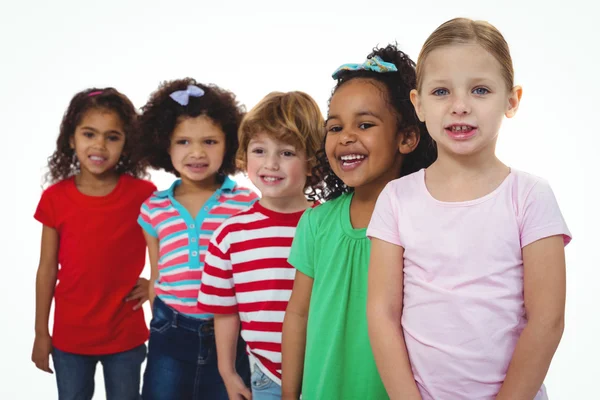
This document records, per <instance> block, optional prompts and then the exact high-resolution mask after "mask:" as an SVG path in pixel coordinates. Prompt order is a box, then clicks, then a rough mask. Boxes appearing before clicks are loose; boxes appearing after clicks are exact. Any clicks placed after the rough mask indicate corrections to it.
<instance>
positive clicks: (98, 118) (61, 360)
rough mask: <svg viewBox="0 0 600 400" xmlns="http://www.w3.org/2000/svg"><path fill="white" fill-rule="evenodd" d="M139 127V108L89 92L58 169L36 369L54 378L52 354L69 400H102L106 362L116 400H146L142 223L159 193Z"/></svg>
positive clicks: (78, 100)
mask: <svg viewBox="0 0 600 400" xmlns="http://www.w3.org/2000/svg"><path fill="white" fill-rule="evenodd" d="M136 119H137V114H136V111H135V108H134V107H133V104H131V101H129V99H128V98H127V97H125V96H124V95H122V94H121V93H119V92H117V91H116V90H115V89H112V88H106V89H95V88H94V89H88V90H85V91H83V92H80V93H78V94H77V95H75V97H74V98H73V99H72V100H71V103H70V104H69V108H68V109H67V112H66V113H65V116H64V117H63V120H62V124H61V128H60V134H59V136H58V140H57V141H56V150H55V152H54V154H53V155H52V157H50V159H49V162H48V167H49V170H50V171H49V174H48V180H49V181H50V182H52V183H53V185H52V186H50V187H49V188H47V189H46V190H45V191H44V193H43V194H42V198H41V200H40V202H39V205H38V207H37V210H36V212H35V218H36V219H37V220H38V221H40V222H41V223H42V224H43V228H42V248H41V255H40V265H39V269H38V273H37V284H36V287H37V290H36V321H35V330H36V335H35V342H34V345H33V355H32V360H33V362H34V363H35V364H36V366H37V367H38V368H39V369H41V370H43V371H46V372H50V373H52V370H51V369H50V366H49V354H50V353H52V358H53V361H54V368H55V369H56V380H57V383H58V396H59V398H60V399H61V400H62V399H91V398H92V396H93V393H94V375H95V369H96V364H97V363H98V362H101V363H102V367H103V370H104V381H105V382H104V383H105V386H106V396H107V398H108V399H119V400H121V399H132V400H133V399H138V398H139V395H140V369H141V364H142V362H143V360H144V358H145V356H146V347H145V344H144V342H145V341H146V339H147V338H148V329H147V327H146V323H145V320H144V312H143V310H142V308H141V305H142V303H143V302H144V301H145V300H146V299H147V290H148V281H147V280H145V279H142V278H139V274H140V273H141V272H142V269H143V268H144V264H145V258H146V255H145V252H146V250H145V248H146V244H145V242H144V237H143V235H142V231H141V229H140V228H139V226H138V225H137V223H136V218H137V214H138V210H139V207H140V205H141V204H142V202H143V201H144V200H145V199H146V198H147V197H148V196H149V195H150V194H151V193H152V192H153V191H154V190H155V189H156V188H155V187H154V185H153V184H152V183H150V182H148V181H145V180H141V179H138V177H140V176H141V175H142V174H143V173H144V170H143V168H142V167H141V164H140V163H139V162H138V158H137V157H136V156H135V154H134V152H133V150H134V149H135V148H136V146H137V145H138V143H139V140H138V137H137V136H138V134H137V133H138V131H137V123H136ZM124 244H126V247H123V245H124ZM59 264H60V269H59V268H58V265H59ZM57 281H59V282H58V284H57ZM53 297H54V300H55V312H54V327H53V333H52V337H51V336H50V333H49V331H48V317H49V314H50V305H51V303H52V298H53ZM132 300H135V304H132V303H131V302H130V301H132Z"/></svg>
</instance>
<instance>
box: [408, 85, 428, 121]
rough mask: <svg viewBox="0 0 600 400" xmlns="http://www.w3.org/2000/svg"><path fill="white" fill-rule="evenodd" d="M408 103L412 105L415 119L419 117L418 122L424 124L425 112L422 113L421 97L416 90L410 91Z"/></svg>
mask: <svg viewBox="0 0 600 400" xmlns="http://www.w3.org/2000/svg"><path fill="white" fill-rule="evenodd" d="M410 102H411V103H412V104H413V107H414V108H415V111H416V112H417V117H419V121H421V122H425V112H424V111H423V107H422V105H421V96H420V95H419V92H418V91H417V89H413V90H411V91H410Z"/></svg>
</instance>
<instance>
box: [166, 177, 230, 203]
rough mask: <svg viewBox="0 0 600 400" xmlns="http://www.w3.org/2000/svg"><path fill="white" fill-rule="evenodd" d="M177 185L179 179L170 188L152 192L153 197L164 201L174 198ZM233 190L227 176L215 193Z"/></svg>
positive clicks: (179, 181)
mask: <svg viewBox="0 0 600 400" xmlns="http://www.w3.org/2000/svg"><path fill="white" fill-rule="evenodd" d="M179 185H181V179H176V180H175V182H173V184H171V187H169V188H168V189H165V190H158V191H156V192H154V196H156V197H158V198H162V199H166V198H168V197H174V194H175V188H176V187H177V186H179ZM234 189H235V181H234V180H233V179H231V178H230V177H229V176H226V177H225V180H224V181H223V183H222V184H221V187H220V188H219V189H217V192H219V191H225V192H233V190H234Z"/></svg>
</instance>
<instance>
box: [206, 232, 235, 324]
mask: <svg viewBox="0 0 600 400" xmlns="http://www.w3.org/2000/svg"><path fill="white" fill-rule="evenodd" d="M219 233H220V230H216V231H215V232H214V233H213V237H212V239H211V241H210V244H209V245H208V250H207V251H206V258H205V259H204V270H203V271H202V283H201V284H200V292H199V294H198V307H199V308H200V309H201V310H202V311H203V312H207V313H211V314H236V313H237V312H238V306H237V299H236V297H235V283H234V281H233V266H232V264H231V256H230V246H229V238H228V236H227V235H225V236H222V241H221V242H220V243H218V242H217V240H218V239H219V236H221V235H219Z"/></svg>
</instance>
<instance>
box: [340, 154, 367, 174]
mask: <svg viewBox="0 0 600 400" xmlns="http://www.w3.org/2000/svg"><path fill="white" fill-rule="evenodd" d="M366 158H367V156H366V155H364V154H358V153H354V154H345V155H343V156H340V157H339V160H340V161H341V167H342V170H343V171H351V170H353V169H355V168H357V167H358V166H360V165H361V164H362V163H363V161H364V160H365V159H366Z"/></svg>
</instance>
